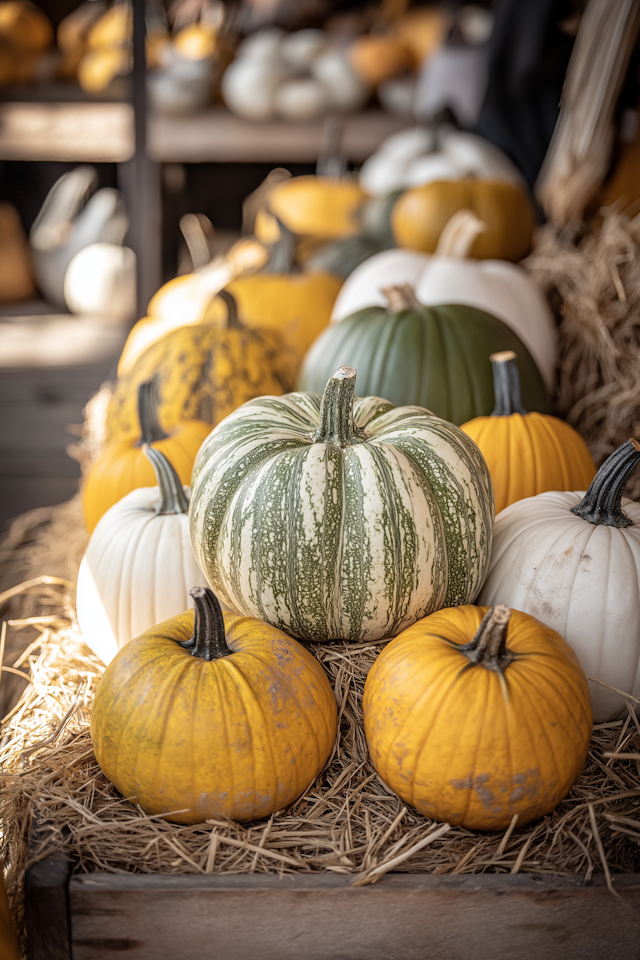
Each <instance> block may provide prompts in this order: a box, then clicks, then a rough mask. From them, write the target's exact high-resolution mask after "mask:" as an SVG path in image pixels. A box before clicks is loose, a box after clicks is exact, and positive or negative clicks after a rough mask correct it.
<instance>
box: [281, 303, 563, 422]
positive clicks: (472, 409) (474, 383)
mask: <svg viewBox="0 0 640 960" xmlns="http://www.w3.org/2000/svg"><path fill="white" fill-rule="evenodd" d="M385 293H386V294H387V296H388V298H389V309H386V308H385V307H367V308H366V309H364V310H358V312H357V313H354V314H352V315H351V316H350V317H347V318H346V319H345V320H343V321H342V322H341V323H333V324H331V325H330V326H329V327H328V328H327V329H326V330H325V331H324V332H323V333H322V334H321V335H320V336H319V337H318V339H317V340H316V341H315V343H314V344H313V345H312V346H311V348H310V349H309V351H308V353H307V355H306V357H305V360H304V363H303V366H302V371H301V373H300V378H299V381H298V388H299V389H300V390H313V391H318V390H322V388H323V387H324V384H325V383H326V381H327V378H328V377H329V376H330V375H331V372H332V370H335V368H336V367H337V366H339V365H340V364H349V365H350V366H353V367H356V368H357V370H358V387H359V388H360V390H361V392H362V393H367V394H375V395H377V396H381V397H386V398H387V399H388V400H389V401H390V402H391V403H393V404H394V405H396V406H404V405H406V404H415V405H417V406H420V407H426V408H427V409H428V410H431V411H432V412H433V413H435V414H436V415H437V416H439V417H442V418H443V419H444V420H450V421H451V422H452V423H455V424H458V425H460V424H461V423H466V421H467V420H472V419H473V418H474V417H483V416H489V415H490V414H491V412H492V410H493V409H494V407H495V398H494V393H493V375H492V371H491V363H490V362H489V357H490V356H491V354H492V353H498V352H500V351H502V350H513V351H514V352H515V353H516V354H517V357H518V366H519V369H520V380H521V384H522V400H523V404H524V406H525V407H526V408H527V410H531V411H533V410H535V411H537V412H538V413H549V412H550V405H549V396H548V394H547V390H546V387H545V385H544V381H543V379H542V376H541V375H540V372H539V370H538V368H537V366H536V364H535V361H534V360H533V357H532V356H531V354H530V353H529V351H528V350H527V348H526V347H525V345H524V344H523V342H522V340H520V338H519V337H518V335H517V334H516V333H515V332H514V331H513V330H512V329H511V328H510V327H508V326H507V325H506V323H503V321H502V320H498V318H497V317H494V316H492V315H491V314H489V313H485V311H484V310H478V309H477V308H476V307H469V306H463V305H460V304H453V305H446V306H437V307H425V306H423V305H422V304H420V303H418V301H417V300H416V299H415V296H414V295H413V291H412V290H411V288H410V287H408V286H402V287H389V288H387V290H385Z"/></svg>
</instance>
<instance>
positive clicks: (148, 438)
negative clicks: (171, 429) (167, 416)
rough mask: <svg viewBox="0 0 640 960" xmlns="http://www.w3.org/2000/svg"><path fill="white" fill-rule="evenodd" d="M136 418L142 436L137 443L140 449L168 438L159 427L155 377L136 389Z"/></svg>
mask: <svg viewBox="0 0 640 960" xmlns="http://www.w3.org/2000/svg"><path fill="white" fill-rule="evenodd" d="M138 418H139V420H140V432H141V434H142V436H141V437H140V440H139V442H138V446H139V447H141V446H143V445H144V444H145V443H157V442H158V440H166V438H167V437H168V436H169V434H168V433H165V432H164V430H163V429H162V427H161V426H160V421H159V419H158V390H157V384H156V379H155V377H154V378H153V380H147V381H146V383H141V384H140V386H139V387H138Z"/></svg>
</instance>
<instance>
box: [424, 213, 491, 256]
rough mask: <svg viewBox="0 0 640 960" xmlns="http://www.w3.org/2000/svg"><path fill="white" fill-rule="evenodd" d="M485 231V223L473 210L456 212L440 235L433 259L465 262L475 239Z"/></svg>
mask: <svg viewBox="0 0 640 960" xmlns="http://www.w3.org/2000/svg"><path fill="white" fill-rule="evenodd" d="M486 229H487V225H486V223H485V222H484V221H483V220H481V219H480V217H478V216H476V214H475V213H474V212H473V210H458V212H457V213H454V215H453V216H452V217H451V219H450V220H449V222H448V223H447V224H445V227H444V229H443V231H442V233H441V234H440V239H439V240H438V245H437V247H436V250H435V253H434V257H447V258H448V259H451V260H466V259H467V257H469V256H470V255H471V248H472V247H473V245H474V243H475V242H476V238H477V237H479V236H480V234H481V233H484V232H485V231H486Z"/></svg>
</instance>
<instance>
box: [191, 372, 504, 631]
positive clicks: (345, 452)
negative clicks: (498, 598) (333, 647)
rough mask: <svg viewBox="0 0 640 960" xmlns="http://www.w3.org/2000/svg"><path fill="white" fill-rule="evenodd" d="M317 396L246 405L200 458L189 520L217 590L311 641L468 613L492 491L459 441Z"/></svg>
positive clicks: (481, 569)
mask: <svg viewBox="0 0 640 960" xmlns="http://www.w3.org/2000/svg"><path fill="white" fill-rule="evenodd" d="M355 378H356V371H355V370H354V369H353V368H352V367H341V368H340V370H338V372H337V373H336V374H334V376H333V377H331V379H330V380H329V382H328V384H327V387H326V389H325V392H324V395H323V396H320V395H319V394H314V393H290V394H287V395H285V396H283V397H260V398H258V399H256V400H250V401H249V402H248V403H245V404H244V405H243V406H242V407H239V408H238V409H237V410H235V411H234V412H233V413H232V414H230V416H228V417H227V418H226V419H225V420H223V421H222V423H220V424H219V425H218V426H217V427H216V429H215V430H214V431H213V432H212V433H211V434H210V435H209V437H208V438H207V439H206V440H205V442H204V443H203V445H202V447H201V448H200V452H199V454H198V456H197V459H196V462H195V466H194V472H193V478H192V496H191V504H190V508H189V518H190V527H191V540H192V544H193V547H194V552H195V555H196V557H197V559H198V562H199V564H200V566H201V567H202V569H203V571H204V572H205V574H206V576H207V579H208V580H209V582H210V584H211V586H212V588H213V589H214V591H215V592H216V593H217V594H218V595H219V596H220V597H222V598H223V599H224V600H225V601H226V602H227V603H228V604H230V606H232V607H233V608H234V609H235V610H238V611H239V612H241V613H244V614H246V615H247V616H252V617H259V618H261V619H262V620H266V621H267V622H269V623H271V624H273V625H275V626H277V627H279V628H280V629H282V630H284V631H286V632H287V633H289V634H292V635H293V636H295V637H300V638H302V639H305V640H327V639H338V638H344V639H349V640H354V641H355V640H373V639H379V638H382V637H391V636H395V635H396V634H397V633H399V632H400V631H401V630H404V629H405V628H406V627H408V626H409V625H410V624H412V623H414V622H415V621H416V620H418V619H420V618H421V617H425V616H427V615H428V614H429V613H432V612H433V611H434V610H438V609H440V607H442V606H454V605H456V604H462V603H470V602H472V601H473V600H474V599H475V597H476V595H477V594H478V592H479V591H480V587H481V586H482V583H483V581H484V576H485V571H486V568H487V564H488V561H489V554H490V551H491V530H492V522H493V489H492V486H491V479H490V477H489V472H488V470H487V467H486V464H485V462H484V459H483V457H482V454H481V453H480V451H479V450H478V448H477V447H476V445H475V444H474V443H473V441H472V440H471V439H470V438H469V437H467V436H465V434H463V433H462V431H461V430H459V429H458V428H457V427H455V426H454V425H453V424H451V423H448V422H447V421H445V420H441V419H440V418H438V417H435V416H434V415H433V414H431V413H430V412H429V411H428V410H424V409H423V408H421V407H399V408H394V407H393V406H392V404H390V403H388V402H387V401H386V400H382V399H380V397H365V398H363V399H359V400H355V402H354V389H355Z"/></svg>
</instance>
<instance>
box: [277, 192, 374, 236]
mask: <svg viewBox="0 0 640 960" xmlns="http://www.w3.org/2000/svg"><path fill="white" fill-rule="evenodd" d="M366 199H367V195H366V193H365V192H364V191H363V190H362V188H361V187H360V186H359V185H358V182H357V180H349V179H346V178H343V179H338V178H335V177H316V176H306V177H291V179H290V180H283V181H282V182H281V183H278V184H276V185H275V186H274V187H272V188H271V189H270V190H269V195H268V204H269V210H270V211H271V213H273V214H274V215H275V216H276V217H278V219H279V220H281V221H282V222H283V223H284V225H285V226H286V227H288V228H289V230H291V232H292V233H295V234H298V235H300V234H308V235H310V236H313V237H321V238H322V239H323V240H338V239H339V238H340V237H348V236H351V234H353V233H357V232H358V227H359V224H358V217H357V212H358V210H359V208H360V206H361V205H362V204H363V202H364V201H365V200H366Z"/></svg>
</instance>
